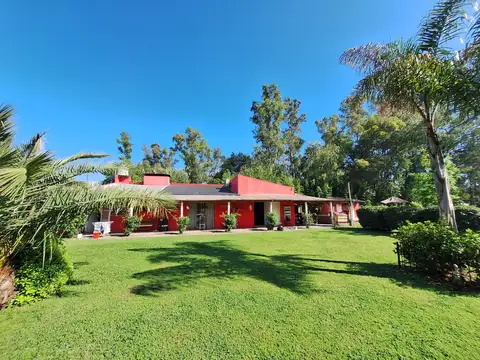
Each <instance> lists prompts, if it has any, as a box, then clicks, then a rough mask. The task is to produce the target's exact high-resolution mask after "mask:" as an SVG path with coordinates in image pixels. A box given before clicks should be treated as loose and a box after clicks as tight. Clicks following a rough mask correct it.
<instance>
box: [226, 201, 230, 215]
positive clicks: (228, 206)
mask: <svg viewBox="0 0 480 360" xmlns="http://www.w3.org/2000/svg"><path fill="white" fill-rule="evenodd" d="M227 214H228V215H230V201H229V202H228V203H227Z"/></svg>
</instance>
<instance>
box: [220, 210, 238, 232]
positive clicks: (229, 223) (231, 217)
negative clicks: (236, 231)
mask: <svg viewBox="0 0 480 360" xmlns="http://www.w3.org/2000/svg"><path fill="white" fill-rule="evenodd" d="M221 216H222V218H223V219H224V220H225V222H224V223H223V225H225V230H226V231H227V232H230V231H232V229H233V228H235V227H236V226H237V217H238V216H239V214H236V213H232V214H226V213H224V214H222V215H221Z"/></svg>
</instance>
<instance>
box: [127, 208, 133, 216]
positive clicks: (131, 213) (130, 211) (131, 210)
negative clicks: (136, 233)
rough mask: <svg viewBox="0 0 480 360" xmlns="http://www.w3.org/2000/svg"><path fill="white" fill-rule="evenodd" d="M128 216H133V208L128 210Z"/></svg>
mask: <svg viewBox="0 0 480 360" xmlns="http://www.w3.org/2000/svg"><path fill="white" fill-rule="evenodd" d="M128 214H129V215H130V216H133V207H131V208H130V209H129V212H128Z"/></svg>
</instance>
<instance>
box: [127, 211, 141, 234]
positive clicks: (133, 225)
mask: <svg viewBox="0 0 480 360" xmlns="http://www.w3.org/2000/svg"><path fill="white" fill-rule="evenodd" d="M124 224H125V230H124V231H123V234H124V235H125V236H130V234H131V233H132V232H133V231H134V230H135V229H138V228H139V227H140V225H141V224H142V219H141V218H138V217H136V216H129V217H127V218H126V219H125V220H124Z"/></svg>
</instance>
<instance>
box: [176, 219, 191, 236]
mask: <svg viewBox="0 0 480 360" xmlns="http://www.w3.org/2000/svg"><path fill="white" fill-rule="evenodd" d="M175 221H176V222H177V225H178V232H179V233H180V234H183V233H184V232H185V230H187V226H188V225H189V224H190V218H189V217H187V216H181V217H178V218H175Z"/></svg>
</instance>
